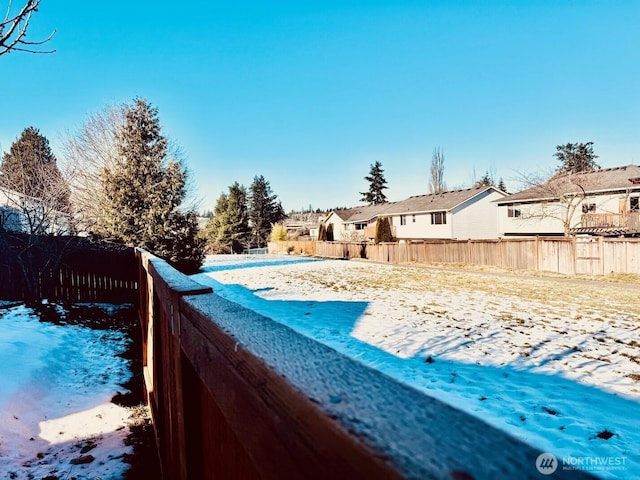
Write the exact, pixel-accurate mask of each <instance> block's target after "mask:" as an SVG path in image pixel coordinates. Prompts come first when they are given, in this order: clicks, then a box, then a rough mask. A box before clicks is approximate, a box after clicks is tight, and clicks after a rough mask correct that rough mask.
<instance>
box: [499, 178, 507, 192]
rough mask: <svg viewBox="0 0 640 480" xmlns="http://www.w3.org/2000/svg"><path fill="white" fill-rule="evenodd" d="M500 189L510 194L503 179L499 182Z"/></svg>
mask: <svg viewBox="0 0 640 480" xmlns="http://www.w3.org/2000/svg"><path fill="white" fill-rule="evenodd" d="M498 189H499V190H502V191H503V192H504V193H509V192H507V185H506V184H505V183H504V180H503V179H502V178H501V179H500V180H499V181H498Z"/></svg>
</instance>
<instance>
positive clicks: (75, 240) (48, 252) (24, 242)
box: [0, 232, 138, 303]
mask: <svg viewBox="0 0 640 480" xmlns="http://www.w3.org/2000/svg"><path fill="white" fill-rule="evenodd" d="M0 298H4V299H7V300H26V301H29V300H38V299H42V298H46V299H49V300H52V301H68V302H110V303H136V302H137V299H138V270H137V262H136V257H135V252H134V250H133V249H132V248H125V247H119V246H114V245H106V244H103V243H95V242H91V241H89V240H88V239H86V238H81V237H68V236H35V235H26V234H20V233H13V232H0Z"/></svg>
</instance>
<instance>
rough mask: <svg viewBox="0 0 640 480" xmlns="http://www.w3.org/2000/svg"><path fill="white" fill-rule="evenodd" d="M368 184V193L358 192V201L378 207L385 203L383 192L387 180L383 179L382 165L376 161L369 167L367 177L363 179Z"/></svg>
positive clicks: (385, 198)
mask: <svg viewBox="0 0 640 480" xmlns="http://www.w3.org/2000/svg"><path fill="white" fill-rule="evenodd" d="M364 179H365V180H366V181H367V182H369V191H367V192H360V194H361V195H362V199H361V200H360V201H362V202H366V203H368V204H369V205H379V204H381V203H387V197H386V195H385V194H384V191H383V190H386V189H387V188H388V187H387V180H386V179H385V178H384V170H383V169H382V164H381V163H380V162H379V161H376V163H374V164H373V165H371V170H370V171H369V175H367V176H366V177H364Z"/></svg>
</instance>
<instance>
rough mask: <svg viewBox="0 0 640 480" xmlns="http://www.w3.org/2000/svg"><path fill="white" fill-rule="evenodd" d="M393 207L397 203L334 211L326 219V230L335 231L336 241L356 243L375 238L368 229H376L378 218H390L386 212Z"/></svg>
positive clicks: (334, 237)
mask: <svg viewBox="0 0 640 480" xmlns="http://www.w3.org/2000/svg"><path fill="white" fill-rule="evenodd" d="M393 205H395V203H381V204H378V205H364V206H361V207H354V208H348V209H341V210H333V211H332V212H330V213H329V215H327V217H326V218H325V219H324V226H325V229H326V230H328V231H329V230H331V231H333V239H334V240H342V241H352V240H353V241H355V240H366V239H367V238H373V236H374V234H373V231H371V230H367V229H368V228H371V227H375V224H376V222H377V221H378V217H380V216H389V215H388V214H387V213H386V212H387V210H389V209H390V208H392V207H393ZM330 226H331V227H330ZM365 232H366V233H365Z"/></svg>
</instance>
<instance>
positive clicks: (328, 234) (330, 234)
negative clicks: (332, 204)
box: [325, 223, 334, 242]
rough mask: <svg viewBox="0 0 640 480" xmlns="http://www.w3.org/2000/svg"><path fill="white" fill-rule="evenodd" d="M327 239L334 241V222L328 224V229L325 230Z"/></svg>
mask: <svg viewBox="0 0 640 480" xmlns="http://www.w3.org/2000/svg"><path fill="white" fill-rule="evenodd" d="M325 240H326V241H327V242H333V241H334V238H333V223H330V224H329V225H327V231H326V232H325Z"/></svg>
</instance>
